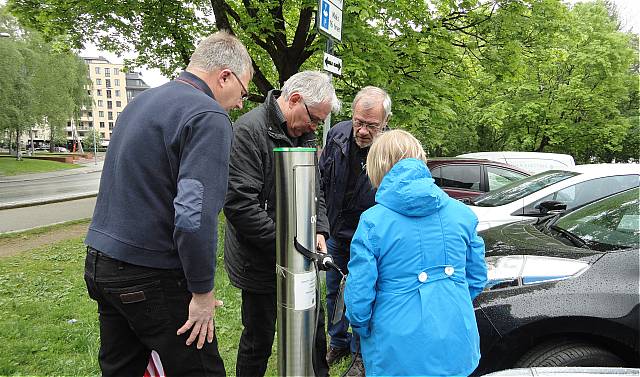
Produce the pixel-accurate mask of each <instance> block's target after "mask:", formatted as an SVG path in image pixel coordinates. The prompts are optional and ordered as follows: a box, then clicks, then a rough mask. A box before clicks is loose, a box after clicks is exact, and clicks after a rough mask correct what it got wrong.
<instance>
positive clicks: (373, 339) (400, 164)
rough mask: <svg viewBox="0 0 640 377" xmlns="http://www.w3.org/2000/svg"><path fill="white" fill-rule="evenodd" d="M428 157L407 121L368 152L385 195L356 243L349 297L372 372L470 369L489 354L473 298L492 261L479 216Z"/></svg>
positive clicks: (454, 373) (442, 372) (372, 175)
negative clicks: (446, 186) (440, 183)
mask: <svg viewBox="0 0 640 377" xmlns="http://www.w3.org/2000/svg"><path fill="white" fill-rule="evenodd" d="M424 161H425V155H424V151H423V149H422V146H421V145H420V142H419V141H418V140H417V139H415V138H414V137H413V136H411V134H409V133H408V132H405V131H401V130H394V131H389V132H387V133H385V134H384V135H381V136H380V137H379V138H378V139H377V141H376V142H375V143H374V144H373V146H372V147H371V150H370V152H369V155H368V158H367V173H368V174H369V176H370V178H371V181H372V184H373V185H374V186H375V187H378V192H377V194H376V203H377V204H376V205H375V206H374V207H372V208H370V209H369V210H367V211H365V212H364V213H363V214H362V216H361V217H360V222H359V224H358V228H357V230H356V233H355V235H354V237H353V241H352V243H351V259H350V261H349V265H348V266H349V276H348V277H347V283H346V289H345V304H346V315H347V317H348V319H349V321H350V322H351V327H352V329H353V330H354V331H356V332H357V333H358V334H359V335H360V337H361V348H362V356H363V359H364V364H365V371H366V374H367V375H370V376H463V375H469V374H470V373H471V372H473V370H474V369H475V368H476V367H477V365H478V362H479V360H480V346H479V336H478V329H477V326H476V320H475V316H474V311H473V304H472V300H473V299H474V298H475V297H476V296H477V295H478V294H479V293H480V292H481V291H482V289H483V288H484V285H485V283H486V277H487V268H486V265H485V262H484V242H483V241H482V239H481V238H480V237H479V236H478V235H477V232H476V225H477V222H478V220H477V218H476V216H475V215H474V214H473V212H471V210H469V208H467V207H466V206H465V205H464V204H463V203H462V202H460V201H457V200H455V199H451V198H450V197H449V196H448V195H447V194H446V193H444V192H443V191H442V190H441V189H440V188H438V187H437V186H436V185H435V184H434V181H433V179H432V178H431V173H430V172H429V169H428V168H427V166H426V165H425V162H424Z"/></svg>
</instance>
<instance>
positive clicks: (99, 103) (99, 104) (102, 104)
mask: <svg viewBox="0 0 640 377" xmlns="http://www.w3.org/2000/svg"><path fill="white" fill-rule="evenodd" d="M102 106H104V102H103V101H102V100H101V99H99V100H98V107H102Z"/></svg>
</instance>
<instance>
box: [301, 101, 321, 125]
mask: <svg viewBox="0 0 640 377" xmlns="http://www.w3.org/2000/svg"><path fill="white" fill-rule="evenodd" d="M302 104H303V105H304V108H305V109H306V110H307V115H308V116H309V123H311V124H313V125H316V126H317V125H318V124H320V123H321V122H322V121H323V119H318V118H316V117H314V116H313V115H311V113H310V112H309V108H308V107H307V104H306V103H305V102H304V101H303V102H302Z"/></svg>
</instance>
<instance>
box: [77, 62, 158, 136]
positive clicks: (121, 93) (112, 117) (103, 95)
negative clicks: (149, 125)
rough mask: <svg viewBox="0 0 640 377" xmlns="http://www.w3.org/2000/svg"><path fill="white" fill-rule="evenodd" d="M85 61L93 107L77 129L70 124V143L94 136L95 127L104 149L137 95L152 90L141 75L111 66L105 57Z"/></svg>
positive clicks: (88, 89)
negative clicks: (92, 132)
mask: <svg viewBox="0 0 640 377" xmlns="http://www.w3.org/2000/svg"><path fill="white" fill-rule="evenodd" d="M83 59H84V61H85V62H86V64H87V69H88V73H89V78H90V79H91V83H92V86H91V88H87V93H88V94H89V95H90V96H91V98H92V103H93V106H92V107H91V108H86V109H83V111H82V113H81V116H80V121H79V123H78V124H77V125H76V124H73V122H71V121H70V122H69V124H68V127H67V140H69V141H70V142H72V141H73V140H82V139H83V138H84V137H85V135H91V132H90V131H91V129H92V128H93V127H95V129H96V130H97V131H98V132H99V133H100V137H101V138H102V144H103V146H108V145H109V140H110V139H111V135H112V133H113V128H114V127H115V124H116V119H118V116H119V115H120V113H121V112H122V110H123V109H124V107H125V106H127V103H128V102H129V100H130V99H131V98H133V97H134V96H135V94H137V93H139V92H141V91H143V90H146V89H148V88H149V86H148V85H147V84H146V83H145V82H144V80H143V79H142V76H141V75H140V74H139V73H137V72H133V73H127V72H125V70H124V65H123V64H115V63H111V62H109V61H108V60H107V59H105V58H104V57H102V56H100V57H97V58H94V57H85V58H83ZM130 92H132V94H130ZM74 132H75V133H76V134H77V135H74Z"/></svg>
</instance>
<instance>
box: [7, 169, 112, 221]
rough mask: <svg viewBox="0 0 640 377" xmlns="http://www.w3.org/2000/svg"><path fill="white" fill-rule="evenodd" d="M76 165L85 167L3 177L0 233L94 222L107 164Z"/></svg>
mask: <svg viewBox="0 0 640 377" xmlns="http://www.w3.org/2000/svg"><path fill="white" fill-rule="evenodd" d="M76 163H78V164H80V165H82V166H81V167H79V168H76V169H69V170H60V171H55V172H48V173H33V174H24V175H16V176H10V177H0V233H6V232H17V231H22V230H27V229H32V228H37V227H41V226H46V225H51V224H56V223H62V222H66V221H71V220H78V219H84V218H90V217H91V216H92V215H93V208H94V207H95V202H96V196H97V194H98V188H99V185H100V175H101V172H102V165H103V163H104V161H103V160H101V159H99V160H98V161H97V163H96V162H95V161H94V160H93V159H90V160H89V159H86V160H81V161H77V162H76Z"/></svg>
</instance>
